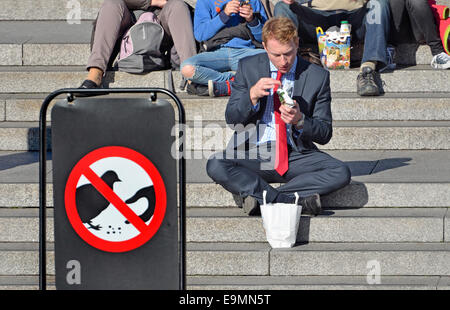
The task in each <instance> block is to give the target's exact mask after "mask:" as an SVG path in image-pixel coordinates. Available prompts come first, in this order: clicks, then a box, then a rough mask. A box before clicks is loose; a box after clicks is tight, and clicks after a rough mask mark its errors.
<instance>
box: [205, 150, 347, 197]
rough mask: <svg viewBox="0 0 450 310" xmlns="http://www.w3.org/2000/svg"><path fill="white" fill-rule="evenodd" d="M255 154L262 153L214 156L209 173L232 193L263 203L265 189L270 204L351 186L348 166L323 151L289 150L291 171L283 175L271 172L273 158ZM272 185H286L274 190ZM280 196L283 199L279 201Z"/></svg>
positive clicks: (253, 151)
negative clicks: (287, 197)
mask: <svg viewBox="0 0 450 310" xmlns="http://www.w3.org/2000/svg"><path fill="white" fill-rule="evenodd" d="M269 148H270V147H269ZM255 153H258V151H257V150H255V149H252V150H249V151H245V154H244V156H239V157H237V156H231V157H233V158H227V157H230V156H229V155H228V154H225V152H224V153H217V154H214V155H213V156H212V157H211V158H210V159H209V160H208V163H207V167H206V170H207V173H208V175H209V176H210V177H211V179H213V180H214V181H215V182H216V183H218V184H220V185H222V186H223V187H224V188H225V189H226V190H227V191H229V192H231V193H232V194H236V195H240V196H241V197H247V196H252V197H254V198H255V199H257V200H258V202H259V203H260V204H262V203H263V198H262V197H263V192H264V191H265V190H266V191H267V196H266V200H267V202H268V203H270V202H277V201H285V197H286V196H290V197H291V198H292V201H294V200H293V199H294V197H295V196H294V193H295V192H297V193H298V194H299V195H300V197H307V196H309V195H312V194H314V193H318V194H320V195H325V194H328V193H331V192H333V191H335V190H337V189H340V188H342V187H344V186H346V185H347V184H349V183H350V179H351V173H350V169H349V168H348V167H347V165H346V164H345V163H343V162H341V161H339V160H337V159H335V158H333V157H331V156H330V155H328V154H326V153H324V152H321V151H315V150H311V151H307V152H303V153H299V152H297V151H295V150H293V149H291V148H290V147H289V169H288V171H287V172H286V173H285V174H284V175H283V176H280V175H279V174H278V172H277V171H275V170H274V169H273V168H269V169H268V167H267V164H268V163H269V162H270V159H268V158H263V157H262V156H259V155H257V156H251V155H252V154H255ZM227 155H228V156H227ZM234 155H236V154H234ZM236 157H237V158H236ZM255 157H256V158H255ZM238 158H239V159H238ZM271 167H273V166H271ZM269 183H284V184H282V185H281V186H280V187H278V188H274V187H272V186H271V185H270V184H269ZM280 196H283V199H279V198H280Z"/></svg>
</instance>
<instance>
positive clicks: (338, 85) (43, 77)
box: [0, 65, 450, 95]
mask: <svg viewBox="0 0 450 310" xmlns="http://www.w3.org/2000/svg"><path fill="white" fill-rule="evenodd" d="M358 73H359V71H358V70H356V69H352V70H342V71H337V70H336V71H332V72H331V89H332V90H333V92H334V93H343V92H344V93H354V92H356V77H357V75H358ZM167 75H168V71H156V72H151V73H148V74H145V75H132V74H128V73H125V72H119V71H108V72H107V74H106V76H105V79H104V85H106V86H107V87H110V88H113V87H166V88H168V87H169V85H168V78H167ZM173 77H174V78H173V79H174V83H175V85H179V83H180V81H181V74H180V72H179V71H175V72H173ZM449 77H450V71H449V70H432V69H431V68H430V67H429V66H426V65H418V66H414V67H409V68H405V69H402V70H396V71H394V72H392V73H389V74H388V73H386V74H382V75H381V78H382V80H383V81H384V90H385V92H386V93H397V92H400V93H408V92H422V93H435V92H440V93H446V92H449V88H448V83H447V81H448V79H449ZM85 78H86V72H85V70H84V67H79V66H3V67H0V93H50V92H52V91H54V90H56V89H60V88H70V87H72V88H73V87H75V88H76V87H78V86H79V85H80V84H81V82H82V81H83V80H84V79H85ZM444 95H446V94H444Z"/></svg>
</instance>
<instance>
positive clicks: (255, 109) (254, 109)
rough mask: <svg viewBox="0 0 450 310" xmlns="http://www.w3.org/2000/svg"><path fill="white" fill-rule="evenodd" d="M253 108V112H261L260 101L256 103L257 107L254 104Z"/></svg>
mask: <svg viewBox="0 0 450 310" xmlns="http://www.w3.org/2000/svg"><path fill="white" fill-rule="evenodd" d="M252 108H253V111H255V112H258V111H259V101H258V102H257V103H256V105H253V104H252Z"/></svg>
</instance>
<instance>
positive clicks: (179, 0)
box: [161, 0, 189, 12]
mask: <svg viewBox="0 0 450 310" xmlns="http://www.w3.org/2000/svg"><path fill="white" fill-rule="evenodd" d="M163 11H169V12H179V11H181V12H183V11H185V12H189V9H188V6H187V4H186V3H185V2H184V1H183V0H170V1H167V3H166V4H165V5H164V7H163V8H162V10H161V12H163Z"/></svg>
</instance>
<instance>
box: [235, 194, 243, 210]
mask: <svg viewBox="0 0 450 310" xmlns="http://www.w3.org/2000/svg"><path fill="white" fill-rule="evenodd" d="M233 199H234V202H235V203H236V205H237V207H238V208H242V206H243V205H244V199H243V198H242V197H241V196H240V195H236V194H233Z"/></svg>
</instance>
